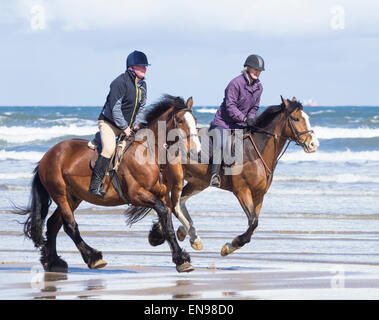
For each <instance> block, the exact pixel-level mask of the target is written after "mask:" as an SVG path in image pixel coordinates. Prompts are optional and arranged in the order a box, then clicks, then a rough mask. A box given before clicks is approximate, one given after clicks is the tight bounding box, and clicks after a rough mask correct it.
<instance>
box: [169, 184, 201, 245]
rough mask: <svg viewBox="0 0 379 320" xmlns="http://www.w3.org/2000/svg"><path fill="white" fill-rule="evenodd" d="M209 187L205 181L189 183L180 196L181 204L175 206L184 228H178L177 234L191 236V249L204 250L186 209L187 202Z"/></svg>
mask: <svg viewBox="0 0 379 320" xmlns="http://www.w3.org/2000/svg"><path fill="white" fill-rule="evenodd" d="M207 187H208V184H204V182H203V181H189V182H188V183H187V184H186V185H185V187H184V188H183V192H182V193H181V194H180V195H179V200H180V204H179V205H178V204H176V205H175V210H176V212H177V213H178V216H177V217H178V219H179V221H180V222H181V223H182V224H183V226H181V227H179V228H178V232H177V233H181V234H186V233H188V234H189V236H190V244H191V247H192V248H194V249H195V250H202V249H203V244H202V242H201V239H200V237H199V236H198V235H197V232H196V228H195V227H194V225H193V221H192V219H191V216H190V214H189V212H188V210H187V207H186V201H187V200H188V199H189V198H190V197H192V196H194V195H195V194H198V193H199V192H201V191H203V190H204V189H206V188H207Z"/></svg>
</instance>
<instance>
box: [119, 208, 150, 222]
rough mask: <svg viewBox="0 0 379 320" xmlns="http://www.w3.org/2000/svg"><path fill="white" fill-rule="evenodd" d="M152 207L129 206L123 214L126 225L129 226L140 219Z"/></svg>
mask: <svg viewBox="0 0 379 320" xmlns="http://www.w3.org/2000/svg"><path fill="white" fill-rule="evenodd" d="M151 210H153V209H152V208H146V207H138V206H129V208H128V209H126V210H125V212H124V214H125V216H126V225H128V226H131V225H132V224H134V223H136V222H138V221H140V220H142V219H143V218H144V217H145V216H146V215H147V214H148V213H149V212H150V211H151Z"/></svg>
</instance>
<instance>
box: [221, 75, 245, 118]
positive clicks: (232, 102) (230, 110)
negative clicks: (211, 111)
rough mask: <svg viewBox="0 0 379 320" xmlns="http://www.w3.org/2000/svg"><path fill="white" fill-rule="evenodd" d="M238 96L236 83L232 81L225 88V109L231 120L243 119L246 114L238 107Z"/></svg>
mask: <svg viewBox="0 0 379 320" xmlns="http://www.w3.org/2000/svg"><path fill="white" fill-rule="evenodd" d="M238 97H239V88H238V84H236V83H235V82H233V81H232V82H230V83H229V85H228V86H227V87H226V89H225V111H226V113H227V114H228V116H229V118H230V120H232V121H233V122H240V121H243V120H244V118H245V116H246V115H245V114H243V113H242V112H241V111H240V110H239V109H238V106H237V105H238Z"/></svg>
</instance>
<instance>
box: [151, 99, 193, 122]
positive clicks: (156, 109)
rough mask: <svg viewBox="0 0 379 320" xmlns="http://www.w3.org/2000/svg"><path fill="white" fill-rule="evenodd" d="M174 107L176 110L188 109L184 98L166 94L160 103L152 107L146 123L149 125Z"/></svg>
mask: <svg viewBox="0 0 379 320" xmlns="http://www.w3.org/2000/svg"><path fill="white" fill-rule="evenodd" d="M172 107H174V108H175V109H184V108H186V104H185V102H184V100H183V98H182V97H174V96H171V95H169V94H164V95H163V96H162V98H161V99H160V100H159V101H157V102H156V103H154V104H152V105H151V109H150V110H149V111H148V112H147V113H146V115H145V120H146V122H147V123H148V124H149V123H150V122H151V121H153V120H155V119H157V118H159V117H160V116H161V115H162V114H163V113H165V112H166V111H167V110H168V109H170V108H172Z"/></svg>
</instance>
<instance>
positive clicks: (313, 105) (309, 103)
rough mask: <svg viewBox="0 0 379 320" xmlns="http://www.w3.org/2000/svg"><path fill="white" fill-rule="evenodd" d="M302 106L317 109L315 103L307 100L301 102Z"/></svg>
mask: <svg viewBox="0 0 379 320" xmlns="http://www.w3.org/2000/svg"><path fill="white" fill-rule="evenodd" d="M303 106H306V107H317V102H316V101H314V100H313V99H308V100H304V101H303Z"/></svg>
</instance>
